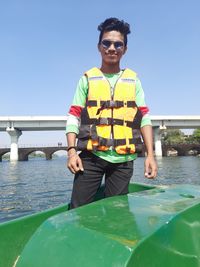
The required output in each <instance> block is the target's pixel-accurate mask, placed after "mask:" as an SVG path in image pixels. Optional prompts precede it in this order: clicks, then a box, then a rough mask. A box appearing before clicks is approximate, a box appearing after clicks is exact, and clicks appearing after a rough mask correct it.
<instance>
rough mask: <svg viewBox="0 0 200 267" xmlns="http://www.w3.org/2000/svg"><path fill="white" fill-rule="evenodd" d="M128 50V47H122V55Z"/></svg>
mask: <svg viewBox="0 0 200 267" xmlns="http://www.w3.org/2000/svg"><path fill="white" fill-rule="evenodd" d="M127 50H128V47H127V46H126V47H124V52H123V55H124V54H126V51H127Z"/></svg>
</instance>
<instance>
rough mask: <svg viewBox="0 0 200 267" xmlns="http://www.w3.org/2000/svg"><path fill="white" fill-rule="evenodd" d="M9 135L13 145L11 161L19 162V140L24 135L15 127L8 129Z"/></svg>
mask: <svg viewBox="0 0 200 267" xmlns="http://www.w3.org/2000/svg"><path fill="white" fill-rule="evenodd" d="M6 131H7V133H8V134H9V135H10V138H11V144H10V161H17V160H18V158H19V155H18V139H19V137H20V136H21V135H22V132H21V131H20V130H18V129H16V128H14V127H7V128H6Z"/></svg>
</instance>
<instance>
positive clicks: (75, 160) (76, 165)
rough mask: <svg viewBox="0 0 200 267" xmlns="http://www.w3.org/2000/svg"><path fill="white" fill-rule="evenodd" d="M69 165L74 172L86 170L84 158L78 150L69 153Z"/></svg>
mask: <svg viewBox="0 0 200 267" xmlns="http://www.w3.org/2000/svg"><path fill="white" fill-rule="evenodd" d="M67 167H68V169H69V170H70V171H71V172H72V173H73V174H75V173H77V172H79V171H82V172H83V171H84V169H83V164H82V160H81V158H80V157H79V155H78V154H77V153H76V152H73V153H69V155H68V161H67Z"/></svg>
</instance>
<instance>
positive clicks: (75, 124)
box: [66, 18, 157, 208]
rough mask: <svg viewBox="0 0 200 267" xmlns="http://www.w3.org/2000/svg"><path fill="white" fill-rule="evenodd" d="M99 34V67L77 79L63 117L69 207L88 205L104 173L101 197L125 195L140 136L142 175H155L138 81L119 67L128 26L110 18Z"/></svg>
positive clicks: (151, 145) (155, 170) (146, 114)
mask: <svg viewBox="0 0 200 267" xmlns="http://www.w3.org/2000/svg"><path fill="white" fill-rule="evenodd" d="M98 30H99V31H100V35H99V42H98V50H99V52H100V54H101V57H102V64H101V67H100V68H92V69H90V70H89V71H87V72H86V73H85V74H84V75H83V76H82V77H81V79H80V80H79V83H78V85H77V89H76V93H75V96H74V100H73V103H72V106H71V107H70V110H69V114H68V119H67V126H66V134H67V142H68V163H67V166H68V168H69V170H70V171H71V172H72V173H74V174H75V177H74V184H73V190H72V198H71V208H75V207H78V206H81V205H84V204H87V203H90V202H92V201H93V199H94V196H95V194H96V192H97V190H98V188H99V187H100V185H101V182H102V178H103V176H104V175H105V192H104V193H105V197H109V196H114V195H121V194H127V193H128V184H129V182H130V179H131V177H132V174H133V161H134V160H135V159H136V157H137V151H140V150H141V146H142V143H141V139H140V133H141V134H142V137H143V140H144V143H145V146H146V151H147V156H146V159H145V167H144V168H145V177H147V178H155V177H156V174H157V165H156V162H155V159H154V155H153V140H152V139H153V138H152V126H151V120H150V118H149V116H148V108H147V106H146V105H145V101H144V93H143V89H142V86H141V83H140V80H139V79H138V77H137V75H136V73H135V72H134V71H132V70H130V69H121V68H120V60H121V58H122V57H123V55H124V54H125V53H126V50H127V34H129V33H130V28H129V24H128V23H125V22H124V21H123V20H119V19H117V18H109V19H106V20H105V21H104V22H103V23H101V24H100V25H99V26H98ZM77 137H78V143H77V145H76V138H77ZM77 151H82V152H81V153H80V154H78V153H77Z"/></svg>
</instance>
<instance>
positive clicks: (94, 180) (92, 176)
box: [71, 151, 133, 208]
mask: <svg viewBox="0 0 200 267" xmlns="http://www.w3.org/2000/svg"><path fill="white" fill-rule="evenodd" d="M79 156H80V158H81V159H82V162H83V168H84V171H83V172H78V173H77V174H75V177H74V184H73V190H72V198H71V208H76V207H79V206H82V205H84V204H88V203H90V202H92V201H93V200H94V197H95V195H96V193H97V190H98V189H99V187H100V186H101V182H102V179H103V176H104V174H105V191H104V195H105V197H110V196H115V195H123V194H127V193H128V185H129V182H130V179H131V177H132V175H133V161H128V162H124V163H110V162H108V161H106V160H103V159H101V158H99V157H97V156H95V155H94V154H92V153H91V152H89V151H83V152H81V153H80V155H79Z"/></svg>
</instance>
